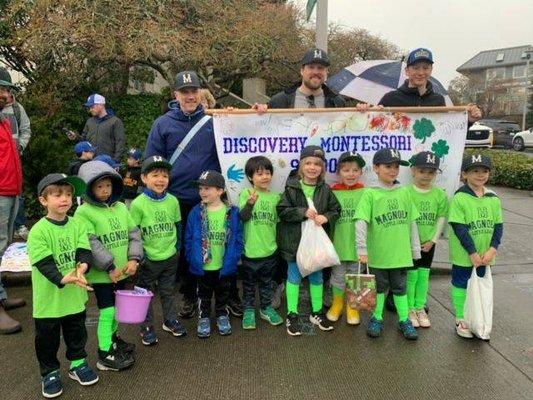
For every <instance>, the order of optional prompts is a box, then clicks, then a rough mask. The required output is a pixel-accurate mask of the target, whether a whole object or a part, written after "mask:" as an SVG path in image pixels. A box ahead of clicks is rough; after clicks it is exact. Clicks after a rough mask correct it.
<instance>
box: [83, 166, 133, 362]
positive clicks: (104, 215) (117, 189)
mask: <svg viewBox="0 0 533 400" xmlns="http://www.w3.org/2000/svg"><path fill="white" fill-rule="evenodd" d="M78 176H79V177H80V178H82V179H83V180H84V181H85V183H86V184H87V193H86V195H85V196H84V203H83V204H82V205H81V206H80V207H78V209H77V210H76V213H75V216H76V218H77V219H78V220H79V221H82V222H84V223H85V225H86V227H87V232H88V234H89V243H90V244H91V250H92V253H93V258H94V267H96V268H92V269H91V271H90V272H89V274H88V275H87V279H88V280H89V282H90V283H91V284H92V287H93V288H94V293H95V295H96V303H97V306H98V309H99V311H100V316H99V319H98V330H97V334H98V348H99V349H98V362H97V364H96V366H97V367H98V368H99V369H101V370H111V371H121V370H123V369H126V368H129V367H131V366H132V365H133V364H134V359H133V356H132V354H131V353H133V351H134V350H135V346H134V345H133V344H130V343H127V342H125V341H124V340H122V339H121V338H120V337H119V336H118V335H117V331H118V321H117V320H116V318H115V291H116V290H122V289H124V288H125V283H126V281H125V279H126V277H127V276H131V275H134V274H135V272H136V271H137V265H138V263H139V261H140V260H141V259H142V258H143V247H142V241H141V231H140V229H139V228H138V227H137V226H136V225H135V223H134V222H133V220H132V219H131V216H130V213H129V212H128V209H127V208H126V205H125V204H124V203H121V202H119V199H120V197H121V195H122V189H123V187H124V185H123V182H122V177H121V176H120V175H119V173H118V172H117V171H115V170H114V169H113V168H111V167H110V166H109V165H108V164H106V163H105V162H102V161H97V160H94V161H89V162H87V163H85V164H83V165H82V166H81V167H80V170H79V173H78Z"/></svg>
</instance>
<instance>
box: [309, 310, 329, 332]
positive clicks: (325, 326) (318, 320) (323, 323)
mask: <svg viewBox="0 0 533 400" xmlns="http://www.w3.org/2000/svg"><path fill="white" fill-rule="evenodd" d="M309 321H311V322H312V323H313V324H315V325H316V326H318V327H319V328H320V330H322V331H331V330H333V324H332V323H331V322H330V321H329V320H328V319H327V318H326V315H325V314H324V313H323V312H322V311H320V312H318V313H311V315H310V316H309Z"/></svg>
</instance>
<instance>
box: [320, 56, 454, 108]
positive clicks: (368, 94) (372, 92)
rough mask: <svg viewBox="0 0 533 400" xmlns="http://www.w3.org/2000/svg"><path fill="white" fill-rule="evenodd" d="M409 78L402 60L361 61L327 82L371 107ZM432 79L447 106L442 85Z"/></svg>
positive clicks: (449, 103)
mask: <svg viewBox="0 0 533 400" xmlns="http://www.w3.org/2000/svg"><path fill="white" fill-rule="evenodd" d="M406 79H407V76H406V75H405V63H404V62H402V61H399V60H367V61H360V62H357V63H355V64H352V65H350V66H348V67H346V68H343V69H342V70H341V71H340V72H339V73H338V74H336V75H333V76H332V77H330V78H329V79H328V81H327V85H328V87H329V88H331V89H332V90H334V91H336V92H337V93H339V94H342V95H344V96H348V97H352V98H354V99H358V100H361V101H364V102H366V103H370V104H378V103H379V101H380V100H381V98H382V97H383V95H385V93H388V92H390V91H391V90H395V89H398V88H399V87H400V86H401V85H403V83H404V81H405V80H406ZM429 80H430V81H431V83H432V84H433V90H434V91H435V92H436V93H439V94H442V95H443V96H444V99H445V100H446V105H447V106H452V105H453V103H452V100H451V99H450V96H448V92H447V91H446V89H445V88H444V86H442V84H441V83H440V82H439V81H438V80H436V79H435V78H434V77H430V78H429Z"/></svg>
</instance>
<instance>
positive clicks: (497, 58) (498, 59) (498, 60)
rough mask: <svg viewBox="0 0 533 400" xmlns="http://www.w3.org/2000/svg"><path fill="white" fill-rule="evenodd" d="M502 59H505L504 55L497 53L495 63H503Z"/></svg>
mask: <svg viewBox="0 0 533 400" xmlns="http://www.w3.org/2000/svg"><path fill="white" fill-rule="evenodd" d="M504 57H505V53H498V55H497V56H496V61H497V62H500V61H503V58H504Z"/></svg>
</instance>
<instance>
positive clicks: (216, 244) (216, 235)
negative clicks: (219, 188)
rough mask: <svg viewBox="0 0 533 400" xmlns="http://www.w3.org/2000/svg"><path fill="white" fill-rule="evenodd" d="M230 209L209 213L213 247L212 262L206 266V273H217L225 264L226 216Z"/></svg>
mask: <svg viewBox="0 0 533 400" xmlns="http://www.w3.org/2000/svg"><path fill="white" fill-rule="evenodd" d="M227 212H228V208H227V207H226V206H224V207H222V208H221V209H220V210H216V211H209V210H208V211H207V219H208V221H209V234H208V235H209V244H210V245H211V261H210V262H208V263H207V264H205V265H204V270H206V271H217V270H219V269H221V268H222V265H223V264H224V254H225V252H226V214H227Z"/></svg>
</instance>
